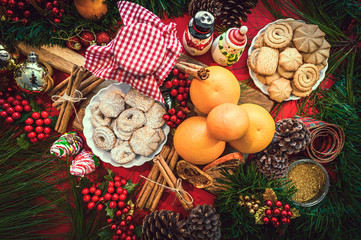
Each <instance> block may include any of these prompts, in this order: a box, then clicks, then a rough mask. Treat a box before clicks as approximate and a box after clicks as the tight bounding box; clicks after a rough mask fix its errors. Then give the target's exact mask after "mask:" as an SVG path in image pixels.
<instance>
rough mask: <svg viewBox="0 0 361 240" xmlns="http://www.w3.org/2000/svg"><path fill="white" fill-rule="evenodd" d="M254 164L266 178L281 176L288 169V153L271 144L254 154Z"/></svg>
mask: <svg viewBox="0 0 361 240" xmlns="http://www.w3.org/2000/svg"><path fill="white" fill-rule="evenodd" d="M256 166H257V168H258V171H260V172H261V173H263V174H264V175H265V176H266V177H268V178H273V179H278V178H282V177H284V176H285V174H286V171H287V169H288V155H287V154H285V153H284V152H282V151H279V149H277V148H274V146H273V145H272V144H271V145H269V146H268V147H267V148H266V149H264V150H263V151H261V152H259V153H257V154H256Z"/></svg>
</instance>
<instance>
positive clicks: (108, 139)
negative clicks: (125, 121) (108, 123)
mask: <svg viewBox="0 0 361 240" xmlns="http://www.w3.org/2000/svg"><path fill="white" fill-rule="evenodd" d="M93 141H94V143H95V145H96V146H97V147H98V148H100V149H102V150H105V151H110V150H111V149H112V148H113V147H114V145H115V142H116V138H115V135H114V133H113V131H112V130H110V129H109V128H107V127H105V126H101V127H97V128H95V129H94V132H93Z"/></svg>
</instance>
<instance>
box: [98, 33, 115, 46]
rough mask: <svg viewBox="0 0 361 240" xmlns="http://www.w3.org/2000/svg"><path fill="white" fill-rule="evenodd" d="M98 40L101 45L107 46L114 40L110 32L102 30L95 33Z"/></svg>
mask: <svg viewBox="0 0 361 240" xmlns="http://www.w3.org/2000/svg"><path fill="white" fill-rule="evenodd" d="M95 38H96V42H97V44H98V45H100V46H106V45H107V44H108V43H110V41H111V40H112V39H111V38H110V36H109V34H108V33H106V32H100V33H97V34H96V35H95Z"/></svg>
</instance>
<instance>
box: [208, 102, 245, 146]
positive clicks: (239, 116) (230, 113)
mask: <svg viewBox="0 0 361 240" xmlns="http://www.w3.org/2000/svg"><path fill="white" fill-rule="evenodd" d="M248 127H249V117H248V114H247V112H246V111H245V110H244V109H243V108H242V107H240V106H238V105H237V104H234V103H223V104H221V105H218V106H217V107H215V108H213V109H212V110H211V111H210V112H209V114H208V116H207V129H208V132H209V134H210V135H211V136H212V137H214V138H215V139H218V140H222V141H227V142H228V141H233V140H236V139H238V138H240V137H242V135H243V134H244V133H245V132H246V131H247V130H248Z"/></svg>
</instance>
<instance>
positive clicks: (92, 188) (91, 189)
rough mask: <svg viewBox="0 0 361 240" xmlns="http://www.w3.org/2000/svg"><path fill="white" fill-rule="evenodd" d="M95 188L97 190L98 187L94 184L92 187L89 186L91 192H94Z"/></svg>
mask: <svg viewBox="0 0 361 240" xmlns="http://www.w3.org/2000/svg"><path fill="white" fill-rule="evenodd" d="M95 190H97V189H96V187H94V186H91V187H90V188H89V192H90V193H94V192H95Z"/></svg>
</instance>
